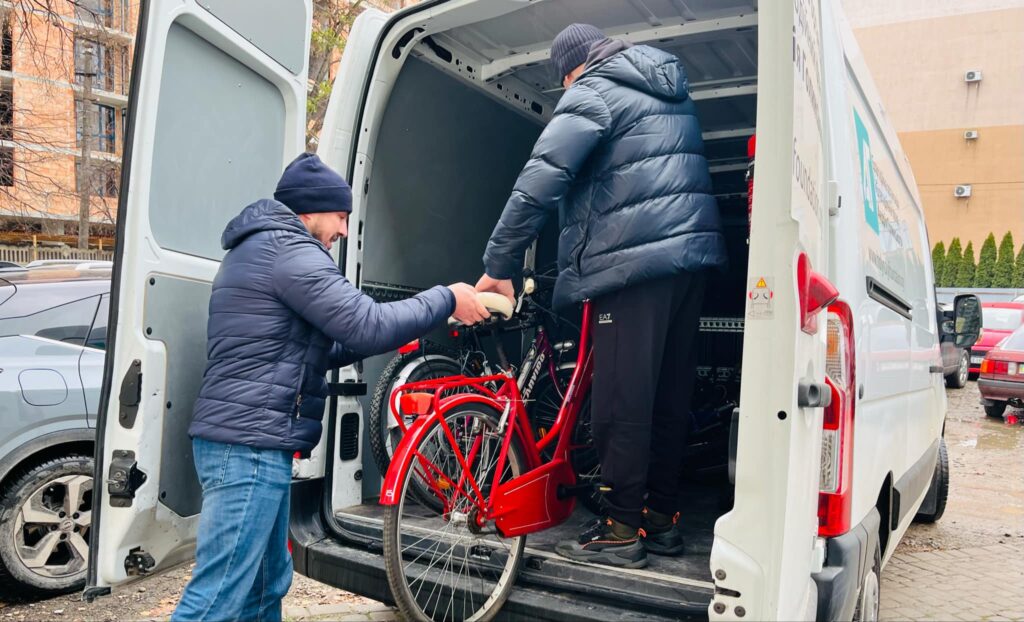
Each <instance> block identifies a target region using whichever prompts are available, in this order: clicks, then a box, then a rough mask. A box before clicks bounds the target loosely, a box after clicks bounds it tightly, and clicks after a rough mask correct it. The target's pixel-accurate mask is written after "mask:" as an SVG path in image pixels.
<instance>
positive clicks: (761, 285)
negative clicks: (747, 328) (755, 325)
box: [747, 276, 775, 320]
mask: <svg viewBox="0 0 1024 622" xmlns="http://www.w3.org/2000/svg"><path fill="white" fill-rule="evenodd" d="M774 281H775V279H773V278H772V277H769V276H757V277H754V278H752V279H750V287H748V288H747V300H748V301H749V303H750V304H749V305H748V306H747V317H748V318H749V319H751V320H770V319H772V318H773V317H775V288H774V287H773V283H774Z"/></svg>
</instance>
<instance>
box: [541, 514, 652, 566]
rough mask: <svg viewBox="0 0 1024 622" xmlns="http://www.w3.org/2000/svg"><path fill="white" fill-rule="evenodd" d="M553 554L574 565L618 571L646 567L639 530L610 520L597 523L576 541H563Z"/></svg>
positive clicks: (644, 550)
mask: <svg viewBox="0 0 1024 622" xmlns="http://www.w3.org/2000/svg"><path fill="white" fill-rule="evenodd" d="M555 552H556V553H558V554H559V555H561V556H562V557H567V558H569V559H571V560H574V561H578V562H592V563H595V564H605V565H608V566H617V567H619V568H643V567H644V566H646V565H647V550H646V549H644V545H643V544H641V543H640V533H639V530H637V529H633V528H632V527H630V526H629V525H624V524H622V523H620V522H618V521H617V520H615V519H612V518H602V519H599V520H598V521H597V522H596V523H595V524H594V525H593V526H592V527H590V528H589V529H587V530H586V531H584V532H583V533H581V534H580V536H579V537H578V538H576V539H575V540H562V541H561V542H559V543H558V545H557V546H556V547H555Z"/></svg>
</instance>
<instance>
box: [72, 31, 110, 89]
mask: <svg viewBox="0 0 1024 622" xmlns="http://www.w3.org/2000/svg"><path fill="white" fill-rule="evenodd" d="M89 48H92V56H93V63H92V74H93V83H92V84H93V88H96V89H101V90H104V91H113V90H114V75H115V73H116V68H115V67H114V52H113V51H112V50H111V49H110V48H108V47H107V46H106V45H103V44H102V43H99V42H98V41H92V40H89V39H82V38H79V37H75V83H76V84H83V83H84V82H85V74H86V73H87V72H88V71H89V60H88V59H89Z"/></svg>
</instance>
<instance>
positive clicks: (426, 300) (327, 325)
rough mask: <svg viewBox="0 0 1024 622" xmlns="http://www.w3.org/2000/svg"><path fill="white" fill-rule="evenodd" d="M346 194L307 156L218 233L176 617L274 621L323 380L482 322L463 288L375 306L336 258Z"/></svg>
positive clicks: (286, 582) (316, 431)
mask: <svg viewBox="0 0 1024 622" xmlns="http://www.w3.org/2000/svg"><path fill="white" fill-rule="evenodd" d="M351 209H352V193H351V190H350V189H349V187H348V184H346V183H345V180H344V179H342V178H341V176H340V175H338V174H337V173H335V172H334V171H332V170H331V169H330V168H328V167H327V166H326V165H325V164H324V163H323V162H321V161H320V159H319V158H318V157H317V156H316V155H313V154H308V153H307V154H302V155H300V156H299V157H298V158H296V159H295V161H293V162H292V163H291V164H289V165H288V167H287V168H286V169H285V171H284V174H283V175H282V176H281V180H280V182H279V184H278V186H277V191H276V192H275V193H274V200H269V199H265V200H260V201H257V202H255V203H253V204H252V205H250V206H248V207H246V208H245V209H244V210H242V213H241V214H239V215H238V216H237V217H235V218H234V219H233V220H232V221H231V222H230V223H228V225H227V228H226V229H225V230H224V235H223V237H222V243H223V246H224V249H225V250H227V251H228V253H227V255H226V256H225V257H224V260H223V262H222V263H221V266H220V270H219V271H218V272H217V276H216V278H215V279H214V281H213V292H212V295H211V296H210V318H209V323H208V325H207V344H206V346H207V358H208V361H207V365H206V370H205V373H204V375H203V382H202V386H201V388H200V390H199V397H198V399H197V400H196V402H195V407H194V410H193V418H192V424H191V427H190V428H189V435H190V436H191V437H192V439H193V440H192V443H193V454H194V460H195V465H196V472H197V473H198V475H199V480H200V483H201V484H202V487H203V506H202V514H201V516H200V519H199V539H198V546H197V550H196V566H195V569H194V571H193V573H192V580H191V581H190V582H189V584H188V586H187V587H186V588H185V591H184V593H183V594H182V597H181V601H180V602H179V603H178V607H177V609H176V610H175V612H174V616H173V618H172V619H174V620H238V619H241V620H280V619H281V599H282V598H284V596H285V594H287V592H288V588H289V587H290V585H291V577H292V562H291V555H290V554H289V552H288V550H287V548H286V541H287V538H288V509H289V489H290V486H291V466H292V455H293V454H294V453H295V452H299V453H301V454H303V455H305V456H308V455H309V453H310V451H311V450H312V449H313V447H315V446H316V445H317V443H318V442H319V441H320V436H321V432H322V427H321V421H320V419H321V417H322V415H323V411H324V405H325V402H326V399H327V397H328V392H327V383H326V380H325V375H326V372H327V370H328V369H334V368H338V367H341V366H344V365H348V364H350V363H353V362H355V361H357V360H359V359H362V358H364V357H367V356H372V355H375V354H380V353H384V352H388V351H390V350H393V349H395V348H397V347H398V346H400V345H402V344H404V343H406V342H408V341H411V340H412V339H415V338H417V337H420V336H422V335H424V334H426V333H428V332H429V331H430V330H431V329H433V328H435V327H437V326H438V325H439V324H441V323H443V322H444V321H445V320H446V319H447V318H448V317H449V316H450V315H453V314H454V316H455V317H456V318H457V319H459V320H460V321H462V322H464V323H467V324H472V323H475V322H477V321H480V320H482V319H484V318H486V317H487V316H488V312H487V310H486V309H485V308H484V307H483V305H481V304H480V303H479V302H478V301H477V299H476V291H475V290H474V289H473V288H472V287H470V286H469V285H467V284H465V283H458V284H455V285H451V286H449V287H441V286H438V287H434V288H432V289H429V290H427V291H425V292H423V293H421V294H419V295H417V296H414V297H412V298H410V299H408V300H404V301H401V302H394V303H389V304H380V303H377V302H375V301H374V300H372V299H371V298H370V297H368V296H366V295H364V294H363V293H362V292H360V291H359V290H358V289H356V288H355V287H354V286H353V285H352V284H351V283H349V282H348V281H347V280H346V279H345V277H344V276H343V275H342V274H341V271H340V270H339V269H338V265H337V264H336V263H335V261H334V259H333V258H332V257H331V255H330V253H329V250H330V248H331V246H332V244H333V243H334V242H335V241H337V240H338V239H339V238H342V237H346V235H347V232H348V215H349V212H350V211H351Z"/></svg>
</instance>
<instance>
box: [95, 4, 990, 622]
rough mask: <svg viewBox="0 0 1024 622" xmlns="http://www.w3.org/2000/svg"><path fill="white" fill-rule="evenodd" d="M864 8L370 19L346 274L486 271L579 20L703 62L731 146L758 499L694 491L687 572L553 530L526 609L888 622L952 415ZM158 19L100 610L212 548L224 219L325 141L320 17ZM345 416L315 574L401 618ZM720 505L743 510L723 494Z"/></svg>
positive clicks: (147, 14) (339, 416) (148, 39)
mask: <svg viewBox="0 0 1024 622" xmlns="http://www.w3.org/2000/svg"><path fill="white" fill-rule="evenodd" d="M839 4H840V3H839V2H837V1H835V0H820V1H817V0H778V1H773V2H762V3H759V4H758V3H754V4H752V3H750V2H739V1H732V0H730V1H725V2H687V3H681V2H652V1H647V0H645V1H644V2H621V1H620V0H587V1H586V2H580V1H575V0H544V1H526V0H448V1H445V0H433V1H426V2H422V3H420V4H417V5H415V6H412V7H409V8H408V9H405V10H402V11H400V12H398V13H396V14H393V15H385V14H383V13H381V12H379V11H376V10H373V9H368V10H367V11H366V12H364V13H363V14H362V15H361V16H360V17H359V19H358V20H357V22H356V24H355V27H354V28H353V31H352V33H351V36H350V38H349V40H348V43H347V46H346V48H345V53H344V56H343V58H342V61H341V64H340V68H339V71H338V76H337V82H336V84H335V87H334V90H333V92H332V96H331V101H330V105H329V106H328V110H327V118H326V121H325V124H324V129H323V132H322V133H321V136H320V140H319V145H320V147H319V154H320V156H321V157H322V158H323V159H324V160H325V161H327V162H328V163H330V164H331V165H332V166H334V167H335V168H336V169H337V170H339V171H340V172H342V174H343V175H344V176H345V177H346V178H347V179H349V180H350V181H351V184H352V187H353V189H354V191H353V195H354V197H353V201H354V210H353V213H352V221H351V222H352V226H351V231H352V237H351V239H350V240H349V241H348V243H347V245H345V249H344V252H343V253H342V254H341V256H340V257H339V261H340V262H341V265H342V267H343V269H344V270H345V272H346V273H347V275H348V277H349V278H350V279H351V280H352V281H353V282H355V283H357V284H359V285H360V286H361V287H363V288H364V289H365V290H367V291H368V292H371V293H373V294H375V295H378V296H380V297H382V298H385V297H387V296H388V295H389V294H390V293H393V292H396V291H408V290H409V289H410V288H412V289H415V288H416V287H419V286H422V285H423V284H429V283H435V282H448V281H450V280H452V279H453V278H455V277H458V276H461V277H466V278H468V277H472V276H474V275H476V274H478V273H479V271H480V256H481V253H482V251H483V248H484V244H485V242H486V240H487V238H488V235H489V234H490V232H491V229H492V228H493V226H494V223H495V222H496V220H497V218H498V215H499V213H500V212H501V209H502V207H503V205H504V202H505V199H506V198H507V196H508V193H509V191H510V188H511V185H512V183H513V181H514V180H515V178H516V175H517V174H518V172H519V170H520V168H521V167H522V165H523V164H524V162H525V161H526V159H527V158H528V156H529V153H530V150H531V148H532V145H533V142H534V140H535V139H536V137H537V136H538V134H539V133H540V132H541V130H542V129H543V128H544V126H545V123H546V122H547V121H548V120H549V119H550V117H551V113H552V110H553V108H554V107H555V104H556V102H557V101H558V98H559V96H560V94H561V87H560V86H559V84H558V82H557V79H556V77H555V76H553V75H552V73H553V72H551V71H550V68H549V66H548V58H549V55H550V52H549V48H550V43H551V40H552V39H553V38H554V36H555V34H556V33H558V32H559V30H561V29H562V28H563V27H565V26H566V25H568V24H570V23H572V22H589V23H593V24H595V25H597V26H599V27H601V28H603V29H604V30H605V31H606V32H607V33H608V34H609V35H612V36H618V37H623V38H626V39H629V40H631V41H633V42H636V43H646V44H650V45H654V46H658V47H662V48H664V49H667V50H669V51H670V52H673V53H675V54H677V55H678V56H679V57H680V58H681V59H682V61H683V63H684V65H685V66H686V67H687V69H688V71H689V74H690V88H691V92H692V97H693V99H694V100H695V102H696V104H697V107H698V111H699V116H700V120H701V123H702V125H703V129H704V141H705V146H706V152H707V154H708V156H709V159H710V160H711V172H712V175H713V182H714V186H715V188H716V193H717V195H718V200H719V204H720V207H721V210H722V213H723V217H724V221H725V225H726V236H727V237H728V240H729V248H730V255H731V269H730V272H729V273H728V274H724V275H720V276H719V277H717V278H716V279H715V280H714V281H715V282H714V284H713V286H712V287H711V291H710V292H709V294H708V296H707V298H708V300H709V305H712V306H713V307H714V311H715V313H716V314H717V316H719V317H727V318H730V319H729V325H730V326H734V327H737V329H738V330H739V329H741V330H742V335H741V336H742V348H741V349H740V350H737V356H736V360H734V361H732V364H733V365H735V366H737V367H739V366H742V387H741V400H740V408H739V413H738V416H736V418H735V422H734V434H735V442H734V443H733V445H732V447H733V455H732V456H731V458H732V461H733V462H734V464H735V469H734V471H735V477H734V482H735V483H734V485H733V484H732V483H731V482H729V481H721V482H717V483H715V484H713V485H710V484H707V483H703V484H700V485H699V486H695V487H694V488H693V489H691V490H690V491H689V495H690V497H689V501H690V502H689V503H688V504H687V506H686V507H687V508H688V509H687V513H686V516H685V517H684V519H683V523H682V524H683V526H684V529H685V532H686V537H687V540H688V542H689V547H688V549H687V552H686V554H685V555H684V556H682V557H679V558H664V559H656V560H652V563H651V565H650V566H649V567H648V568H646V569H644V570H629V571H624V570H621V569H612V568H607V567H602V566H597V565H590V564H582V563H572V562H569V561H567V560H564V559H561V558H559V557H557V556H556V555H555V554H554V553H553V544H554V542H556V541H557V540H558V538H559V536H560V535H561V534H560V533H559V532H558V530H553V531H552V532H550V533H544V534H537V535H536V537H534V536H530V538H529V540H528V541H527V544H526V546H527V549H526V550H527V558H528V559H527V561H526V563H525V565H524V567H523V571H522V573H521V575H520V582H519V585H518V586H517V588H516V590H515V591H514V592H513V594H512V596H511V598H510V599H509V601H508V602H507V603H506V605H505V608H504V610H503V612H502V615H503V616H506V617H507V618H509V619H526V618H529V619H533V620H564V619H605V620H612V619H636V618H638V617H643V618H644V619H650V620H667V619H677V618H679V617H681V616H686V615H705V614H706V615H709V616H710V617H711V618H712V619H714V620H725V619H735V620H744V619H745V620H768V619H783V620H797V619H819V620H850V619H853V618H856V619H863V620H870V619H877V615H878V608H879V584H880V582H879V573H880V572H881V571H882V569H883V567H884V565H885V563H886V562H887V560H888V559H889V558H890V556H891V555H892V553H893V551H894V550H895V548H896V545H897V543H898V542H899V540H900V538H901V537H902V536H903V534H904V532H905V531H906V529H907V527H908V526H909V524H910V523H911V521H913V520H914V518H915V516H916V517H918V518H920V519H922V520H926V521H933V520H937V519H938V518H939V517H940V516H941V515H942V512H943V508H944V505H945V498H946V491H947V487H948V464H947V461H946V457H945V456H946V454H945V450H944V446H943V440H942V433H943V423H944V418H945V413H946V398H945V392H944V386H943V366H942V359H941V355H940V347H939V343H940V332H939V327H938V326H937V309H936V303H935V292H934V285H935V284H934V282H933V277H932V267H931V256H930V252H929V249H930V245H929V242H928V239H927V233H926V230H925V225H924V215H923V212H922V209H921V203H920V199H919V197H918V195H917V190H916V185H915V183H914V179H913V176H912V174H911V171H910V167H909V164H908V162H907V159H906V157H905V156H904V154H903V151H902V149H901V148H900V145H899V143H898V141H897V139H896V134H895V132H893V130H892V128H891V127H890V126H889V123H888V121H887V120H886V117H885V115H884V114H882V112H881V110H880V107H879V101H880V100H879V97H878V94H877V92H876V91H875V88H874V86H873V85H872V82H871V79H870V77H869V76H868V73H867V71H866V68H865V66H864V61H863V59H862V58H861V55H860V52H859V51H858V48H857V45H856V43H855V41H854V38H853V36H852V34H851V31H850V29H849V28H848V26H847V25H846V23H845V21H844V18H843V16H842V15H841V13H840V6H839ZM144 6H145V7H146V8H145V11H144V12H143V23H142V26H141V28H140V30H139V46H140V48H139V52H138V56H137V58H136V62H135V63H134V66H133V71H134V75H133V85H134V88H133V93H132V101H131V107H130V115H129V128H130V134H129V143H128V147H129V149H128V152H127V153H126V154H125V167H126V170H127V174H126V177H125V183H126V184H127V185H126V191H125V196H126V199H125V200H124V201H123V202H122V204H121V212H120V214H119V216H118V222H119V223H120V225H121V228H122V229H121V231H119V240H118V245H117V248H118V249H119V250H118V252H119V255H118V257H117V258H116V261H115V263H116V265H117V272H118V274H119V277H118V278H117V280H116V282H115V284H114V292H115V300H117V303H118V304H117V312H116V313H117V316H116V317H117V321H116V326H117V330H116V334H115V338H114V340H113V341H112V344H111V352H112V356H110V357H109V359H108V363H107V370H106V371H107V373H106V383H105V386H104V391H103V395H104V401H103V407H102V409H101V415H100V420H99V429H100V440H101V444H100V447H99V449H98V451H97V475H98V478H99V479H98V481H103V482H105V484H104V486H102V487H101V488H100V489H99V491H98V497H97V499H98V502H97V510H96V514H95V515H94V526H95V527H94V534H95V535H94V539H93V547H92V553H93V560H92V561H93V564H92V566H91V569H90V588H89V589H88V591H87V595H88V596H89V597H95V596H97V595H100V594H102V593H105V592H106V591H109V589H110V588H111V587H113V586H116V585H120V584H122V583H125V582H126V581H129V580H131V579H132V578H134V577H137V576H140V575H143V574H146V573H153V572H159V571H161V570H164V569H166V568H169V567H171V566H173V565H174V564H177V563H179V562H181V561H184V560H187V559H189V558H190V556H191V555H192V553H193V550H194V544H195V535H196V528H197V525H198V513H199V510H200V488H199V485H198V483H197V481H196V477H195V473H194V470H193V467H192V456H191V445H190V443H189V439H188V438H187V435H186V428H187V426H188V423H189V417H190V413H191V405H192V402H193V400H194V399H195V396H196V392H197V390H198V387H199V382H200V378H201V375H202V370H203V364H204V362H205V351H204V345H205V331H206V308H207V302H208V297H209V294H210V283H211V281H212V280H213V277H214V275H215V273H216V271H217V268H218V262H219V260H220V259H221V258H222V256H223V252H224V251H223V250H222V249H221V247H220V244H219V240H220V233H221V231H222V230H223V226H224V224H225V223H226V222H227V221H228V220H229V219H230V218H231V217H233V216H234V215H235V214H236V213H237V212H238V211H239V210H240V209H241V208H242V207H243V206H244V205H246V204H248V203H249V202H251V201H252V200H254V199H257V198H260V197H264V196H269V195H270V194H271V192H272V190H273V183H274V180H276V179H277V177H278V175H279V173H280V171H281V169H282V168H283V166H284V163H285V162H288V161H289V160H290V159H291V158H292V157H293V156H294V155H295V154H296V153H298V152H299V151H301V150H302V148H303V144H304V131H305V128H306V123H305V110H306V108H305V97H306V86H307V84H306V69H307V68H306V62H307V61H306V59H307V50H308V47H307V46H308V41H309V36H310V16H311V7H310V4H309V2H308V0H290V1H285V0H279V1H278V2H273V3H258V4H249V3H246V4H245V6H244V8H243V7H242V3H232V2H226V1H221V0H218V1H213V0H207V1H204V2H201V3H200V2H197V1H195V0H174V1H171V0H152V1H151V2H149V3H147V4H146V5H144ZM755 131H756V134H757V146H756V149H757V151H756V161H757V168H756V173H755V178H754V182H753V184H754V201H753V222H752V231H751V233H750V242H749V246H748V245H747V243H746V239H747V210H746V201H747V198H746V192H747V186H746V183H745V182H744V174H745V171H746V170H747V165H748V161H747V158H746V149H745V148H746V143H747V139H748V138H749V137H750V136H751V135H752V134H754V133H755ZM552 220H553V219H552ZM550 233H551V234H552V235H553V234H554V233H555V232H554V231H552V232H550ZM544 239H545V238H543V237H542V241H541V248H540V250H539V251H538V252H539V253H541V254H543V253H544V252H548V253H550V252H551V249H550V248H548V250H547V251H545V242H544ZM546 239H548V240H549V243H548V245H547V246H548V247H550V246H551V244H550V241H551V238H550V237H549V238H546ZM538 263H544V261H543V260H539V262H538ZM755 294H756V295H755ZM955 307H956V308H955V318H954V328H955V333H956V335H955V339H956V342H957V345H958V346H959V347H969V346H970V344H971V343H972V342H973V339H975V338H976V336H977V331H978V327H979V325H980V310H979V304H978V301H977V299H976V298H974V297H973V296H968V297H962V298H960V299H958V300H957V301H956V304H955ZM740 352H742V354H741V355H740V354H739V353H740ZM382 365H383V363H382V362H380V361H368V362H367V364H366V365H365V367H363V368H362V371H361V379H362V380H363V381H365V382H366V383H368V384H371V385H372V384H373V383H375V381H376V374H377V373H379V371H380V369H381V367H382ZM356 377H357V371H356V370H355V369H346V370H343V371H342V372H341V378H342V379H351V380H354V379H356ZM324 420H325V423H326V425H325V433H324V438H323V440H322V442H321V443H320V445H319V446H318V447H317V448H316V450H315V451H314V452H313V455H312V457H311V458H310V459H308V460H301V461H297V462H296V466H295V474H296V480H295V485H294V489H293V497H292V499H293V501H292V516H291V545H292V547H293V556H294V560H295V567H296V569H298V571H299V572H301V573H303V574H306V575H308V576H310V577H312V578H314V579H317V580H319V581H323V582H326V583H329V584H332V585H335V586H337V587H339V588H343V589H346V590H350V591H353V592H356V593H359V594H363V595H366V596H369V597H371V598H375V599H378V600H383V601H386V602H391V601H392V597H391V595H390V594H389V592H388V587H387V585H388V584H387V581H386V580H385V573H384V560H383V557H382V554H381V515H382V511H381V508H380V507H379V506H378V504H377V498H376V497H377V494H378V493H379V479H378V476H377V474H376V472H375V471H374V469H373V467H372V462H373V461H372V459H371V458H370V457H369V456H368V455H367V454H368V452H365V451H364V450H363V449H364V448H363V445H362V438H363V432H362V430H361V427H362V425H363V423H362V421H363V411H362V404H361V402H360V401H359V399H357V398H356V397H355V396H351V395H340V396H338V397H337V399H335V400H333V401H332V403H331V405H330V408H329V412H328V413H327V414H326V416H325V419H324ZM723 491H725V492H730V493H731V492H733V491H734V498H735V500H734V502H733V503H731V504H726V505H724V506H723V505H720V504H719V503H718V502H717V500H718V499H719V498H720V496H721V495H719V494H718V493H721V492H723ZM725 497H726V498H727V497H728V495H725ZM579 512H583V510H579ZM585 518H586V516H585V515H582V514H580V515H577V516H576V517H575V518H573V519H571V520H570V522H569V523H566V525H565V526H564V529H565V530H566V531H568V530H572V529H574V528H575V527H576V526H577V525H578V524H579V522H580V521H582V520H584V519H585ZM483 557H486V556H483ZM475 559H476V558H475V557H474V560H475ZM474 560H470V561H468V562H467V563H470V564H475V563H478V562H477V561H474ZM481 563H482V562H481ZM424 570H426V569H424Z"/></svg>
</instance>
